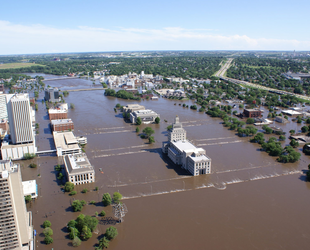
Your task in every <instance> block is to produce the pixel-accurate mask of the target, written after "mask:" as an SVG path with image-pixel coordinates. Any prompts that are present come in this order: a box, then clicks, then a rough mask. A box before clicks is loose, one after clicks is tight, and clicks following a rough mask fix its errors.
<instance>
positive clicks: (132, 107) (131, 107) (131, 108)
mask: <svg viewBox="0 0 310 250" xmlns="http://www.w3.org/2000/svg"><path fill="white" fill-rule="evenodd" d="M137 110H145V107H144V106H142V105H140V104H128V105H127V106H124V107H123V112H126V113H132V112H134V111H137Z"/></svg>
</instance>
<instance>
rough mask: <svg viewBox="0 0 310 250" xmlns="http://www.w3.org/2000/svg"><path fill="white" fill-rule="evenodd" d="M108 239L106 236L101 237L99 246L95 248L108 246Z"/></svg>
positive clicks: (99, 248)
mask: <svg viewBox="0 0 310 250" xmlns="http://www.w3.org/2000/svg"><path fill="white" fill-rule="evenodd" d="M109 242H110V241H109V240H108V239H107V237H103V238H101V239H100V240H99V246H98V247H97V248H96V250H101V249H103V248H108V247H109Z"/></svg>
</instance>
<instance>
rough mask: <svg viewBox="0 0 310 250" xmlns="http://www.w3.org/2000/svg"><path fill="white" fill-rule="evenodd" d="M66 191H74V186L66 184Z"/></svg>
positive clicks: (69, 183)
mask: <svg viewBox="0 0 310 250" xmlns="http://www.w3.org/2000/svg"><path fill="white" fill-rule="evenodd" d="M64 189H65V191H66V192H71V191H72V190H73V189H74V184H73V183H72V182H69V181H68V182H66V184H65V186H64Z"/></svg>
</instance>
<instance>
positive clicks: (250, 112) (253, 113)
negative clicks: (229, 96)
mask: <svg viewBox="0 0 310 250" xmlns="http://www.w3.org/2000/svg"><path fill="white" fill-rule="evenodd" d="M243 115H244V116H245V117H249V118H255V117H260V116H261V115H262V112H261V111H260V110H258V109H244V111H243Z"/></svg>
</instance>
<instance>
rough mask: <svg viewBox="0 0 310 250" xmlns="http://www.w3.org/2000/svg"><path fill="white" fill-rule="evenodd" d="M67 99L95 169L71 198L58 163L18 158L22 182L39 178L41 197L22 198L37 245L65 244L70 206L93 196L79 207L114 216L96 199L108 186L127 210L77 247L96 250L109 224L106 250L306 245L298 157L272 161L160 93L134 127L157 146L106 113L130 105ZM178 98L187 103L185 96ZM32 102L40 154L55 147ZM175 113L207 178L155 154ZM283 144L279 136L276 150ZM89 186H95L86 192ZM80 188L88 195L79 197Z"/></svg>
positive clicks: (69, 84) (86, 84) (66, 83)
mask: <svg viewBox="0 0 310 250" xmlns="http://www.w3.org/2000/svg"><path fill="white" fill-rule="evenodd" d="M52 77H53V76H50V78H52ZM47 84H48V85H50V86H55V87H60V88H61V89H63V90H65V89H66V90H70V89H81V88H90V86H92V85H93V84H92V82H91V81H88V80H82V79H68V80H54V81H47V82H46V85H47ZM96 85H97V84H96ZM97 87H98V85H97ZM42 97H43V93H40V98H42ZM65 99H66V102H67V103H69V104H70V103H73V104H74V105H75V109H70V110H69V113H68V117H69V118H72V120H73V122H74V126H75V130H74V134H75V135H77V136H79V135H85V136H87V138H88V144H87V146H86V147H85V150H86V154H87V155H88V158H89V160H90V162H91V163H92V165H93V166H94V168H95V171H96V182H95V183H94V184H87V185H81V186H78V187H76V190H77V191H78V194H77V195H75V196H69V195H68V194H64V193H63V192H62V191H61V188H60V183H59V181H57V179H56V173H55V171H54V166H55V165H57V164H58V163H60V164H62V159H60V158H57V157H56V156H42V157H38V158H36V159H34V160H33V161H34V162H36V163H37V164H38V168H37V169H30V168H28V164H29V161H21V164H22V173H23V180H28V179H34V178H35V179H37V183H38V190H39V198H38V199H37V200H36V201H33V202H32V203H31V204H28V209H30V210H31V211H32V212H33V220H34V228H35V229H36V230H37V232H38V236H37V237H36V241H37V249H51V248H54V249H67V248H71V241H70V240H69V239H68V238H67V236H68V233H67V230H66V224H67V222H68V221H69V220H71V219H76V217H77V216H78V214H79V213H74V212H72V210H71V208H70V204H71V202H72V201H73V200H74V199H84V200H85V201H87V202H90V201H92V200H95V201H96V202H97V203H96V204H95V205H86V206H85V207H84V208H83V210H82V213H84V214H89V215H95V212H96V211H97V212H99V213H100V211H101V210H102V209H104V210H105V211H106V212H107V216H106V217H112V216H113V215H112V211H111V207H107V208H104V207H103V206H102V204H101V203H100V201H101V198H102V194H103V193H106V192H109V193H110V194H112V193H113V192H115V191H119V192H120V193H121V194H122V195H123V196H124V200H123V201H124V203H125V204H126V205H127V208H128V213H127V215H126V216H125V221H124V222H123V223H122V224H119V223H116V224H115V221H114V220H111V219H107V218H106V217H105V218H101V217H98V219H99V220H100V223H99V225H98V230H97V231H96V233H97V234H96V233H94V234H93V237H92V238H91V239H89V240H88V241H86V242H82V245H81V246H80V247H79V248H80V249H94V246H95V244H96V243H97V242H98V236H101V235H102V234H103V233H104V232H105V230H106V228H107V227H108V226H110V225H114V224H115V227H117V229H118V232H119V235H118V236H117V238H116V239H115V240H113V241H111V242H110V247H109V249H112V250H114V249H135V250H144V249H158V248H159V249H308V245H309V242H308V241H309V239H310V225H309V223H308V219H307V217H308V210H309V207H310V199H308V195H309V192H310V183H307V182H305V178H304V176H305V175H304V174H303V172H302V170H306V169H307V166H308V164H309V163H310V162H309V158H308V157H307V156H305V155H304V154H302V156H301V160H300V161H299V162H297V163H294V164H291V163H290V164H281V163H278V162H277V161H276V157H271V156H268V155H267V154H266V153H265V152H262V151H260V150H259V146H258V145H257V144H253V143H250V142H249V138H248V137H238V136H237V135H236V134H235V132H232V131H230V130H228V129H227V128H224V127H223V126H222V125H221V124H220V123H221V119H218V118H211V117H209V116H208V115H206V114H204V113H199V112H197V111H193V110H190V109H188V108H183V107H182V106H179V105H178V104H179V103H182V104H183V102H180V101H172V100H167V99H164V98H160V99H159V100H158V101H151V100H144V101H143V100H142V101H141V102H140V104H141V105H144V106H145V107H146V108H147V109H152V110H154V111H156V112H157V113H159V114H160V116H161V122H160V124H157V125H155V124H153V125H140V126H139V127H140V131H142V130H143V128H144V127H146V126H151V127H152V128H153V129H154V130H155V134H154V137H155V141H156V142H155V143H154V144H152V145H150V144H148V143H147V141H146V140H143V139H141V138H140V137H139V136H138V135H137V134H136V132H135V129H136V126H135V125H132V124H130V123H127V122H125V121H124V120H123V118H122V114H121V113H119V112H117V113H115V112H114V110H113V108H114V107H115V105H116V104H117V103H120V104H121V105H126V104H128V103H135V102H134V101H126V100H122V99H117V98H114V97H106V96H104V90H97V91H80V92H70V94H69V96H67V97H66V98H65ZM175 103H176V105H174V104H175ZM184 103H186V104H187V105H189V106H190V105H192V101H185V102H184ZM38 105H39V110H38V112H37V114H36V119H37V122H38V123H39V124H40V129H39V135H37V137H36V139H37V146H38V150H48V149H53V148H54V143H53V139H52V135H51V132H50V127H49V120H48V116H47V111H46V109H45V106H44V105H43V104H42V103H41V102H40V100H39V102H38ZM237 110H238V109H237ZM238 111H239V110H238ZM267 113H268V112H265V113H264V114H265V116H266V115H267ZM176 115H179V117H180V121H181V122H182V123H183V127H184V128H185V129H186V131H187V137H188V139H189V140H191V141H193V142H194V143H195V145H197V146H199V147H202V148H204V149H205V150H206V152H207V155H208V156H210V157H211V159H212V174H211V175H204V176H197V177H192V176H190V175H189V174H188V173H187V172H184V171H183V170H181V169H180V168H179V167H177V166H175V165H173V164H172V162H171V161H170V160H169V159H168V158H167V157H166V156H164V155H162V153H161V143H162V141H165V140H167V132H166V127H167V126H168V125H170V124H171V123H172V122H173V119H174V117H175V116H176ZM164 120H167V122H164ZM275 125H277V126H282V127H283V128H284V129H285V131H289V130H290V129H295V130H296V131H297V130H300V128H301V126H303V125H298V124H297V123H296V122H290V123H289V124H287V125H279V124H275ZM288 143H289V140H286V141H285V142H283V146H284V144H288ZM299 149H301V147H300V148H299ZM99 168H102V171H103V173H101V172H100V171H99ZM38 175H40V176H38ZM96 186H98V187H99V190H98V191H94V189H95V187H96ZM85 187H86V188H88V189H89V190H90V192H88V193H86V194H83V193H81V191H82V189H83V188H85ZM46 219H48V220H50V221H51V222H52V229H53V230H54V236H53V239H54V243H53V244H51V245H48V246H46V245H45V244H44V243H43V239H44V237H42V234H41V233H42V228H41V225H42V223H43V221H44V220H46ZM40 234H41V235H40Z"/></svg>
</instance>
